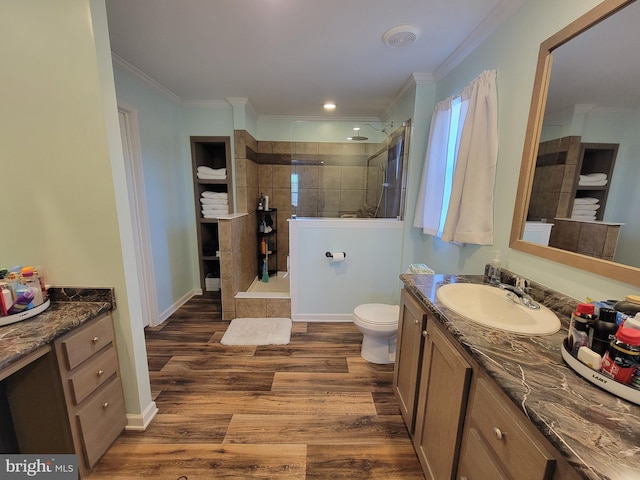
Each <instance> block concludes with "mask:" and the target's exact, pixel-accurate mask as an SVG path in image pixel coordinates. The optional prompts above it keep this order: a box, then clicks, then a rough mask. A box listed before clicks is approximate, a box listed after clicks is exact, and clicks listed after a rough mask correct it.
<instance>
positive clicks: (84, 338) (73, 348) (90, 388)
mask: <svg viewBox="0 0 640 480" xmlns="http://www.w3.org/2000/svg"><path fill="white" fill-rule="evenodd" d="M54 350H55V353H56V357H57V363H58V367H59V373H60V378H61V380H62V390H63V393H64V401H65V404H66V410H67V416H68V418H69V424H70V427H71V438H72V441H73V446H74V451H75V452H76V453H77V454H78V465H79V469H80V473H81V474H86V473H87V472H88V471H89V470H90V469H91V467H93V465H94V464H95V463H96V462H97V461H98V460H99V459H100V457H101V456H102V455H103V454H104V452H105V451H106V450H107V448H109V446H110V445H111V444H112V443H113V441H114V440H115V439H116V438H117V437H118V435H120V433H121V432H122V430H123V429H124V427H125V426H126V422H127V420H126V411H125V405H124V396H123V391H122V383H121V381H120V375H119V368H118V357H117V352H116V348H115V342H114V331H113V321H112V318H111V315H110V314H105V315H103V316H101V317H98V318H97V319H95V320H92V321H90V322H88V323H86V324H85V325H83V326H81V327H79V328H77V329H76V330H74V331H72V332H70V333H68V334H66V335H64V336H62V337H60V338H59V339H57V340H56V341H55V342H54Z"/></svg>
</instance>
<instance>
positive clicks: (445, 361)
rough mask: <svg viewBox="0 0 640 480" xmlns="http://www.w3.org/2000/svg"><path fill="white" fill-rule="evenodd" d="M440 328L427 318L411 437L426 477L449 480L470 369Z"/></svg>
mask: <svg viewBox="0 0 640 480" xmlns="http://www.w3.org/2000/svg"><path fill="white" fill-rule="evenodd" d="M441 328H442V327H439V326H438V322H437V321H430V322H428V323H427V329H426V330H425V331H424V335H425V337H426V341H425V343H424V347H423V348H424V353H423V358H422V369H421V374H420V386H419V395H418V408H417V412H416V428H415V435H414V439H413V443H414V447H415V449H416V453H417V454H418V458H419V459H420V463H421V464H422V468H423V469H424V472H425V476H426V478H427V479H429V480H445V479H452V478H453V475H454V474H455V466H456V465H457V461H458V453H459V450H460V440H461V438H462V426H463V420H464V419H463V417H464V412H465V406H466V404H467V396H468V393H469V382H470V380H471V371H472V370H471V366H470V365H469V364H468V363H467V361H466V360H465V359H464V358H463V356H462V355H461V354H460V352H458V351H457V350H456V348H455V347H454V346H453V345H452V344H451V343H450V341H449V340H448V339H447V338H446V337H445V333H444V332H443V331H441V330H440V329H441Z"/></svg>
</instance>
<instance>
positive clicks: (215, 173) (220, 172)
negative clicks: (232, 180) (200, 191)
mask: <svg viewBox="0 0 640 480" xmlns="http://www.w3.org/2000/svg"><path fill="white" fill-rule="evenodd" d="M196 174H197V176H198V178H199V179H200V180H225V179H226V178H227V169H226V168H211V167H205V166H202V167H198V168H197V170H196Z"/></svg>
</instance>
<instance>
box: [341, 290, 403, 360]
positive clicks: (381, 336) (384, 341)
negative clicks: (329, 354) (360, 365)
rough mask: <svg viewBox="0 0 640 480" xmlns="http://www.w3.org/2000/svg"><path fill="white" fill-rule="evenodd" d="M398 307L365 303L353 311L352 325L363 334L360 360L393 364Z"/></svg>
mask: <svg viewBox="0 0 640 480" xmlns="http://www.w3.org/2000/svg"><path fill="white" fill-rule="evenodd" d="M399 314H400V307H399V306H398V305H387V304H385V303H365V304H363V305H358V306H357V307H356V308H355V309H354V310H353V323H354V324H355V326H356V327H358V330H360V331H361V332H362V334H363V338H362V349H361V350H360V354H361V355H362V358H364V359H365V360H367V361H369V362H371V363H380V364H384V363H394V362H395V359H396V338H397V335H398V316H399Z"/></svg>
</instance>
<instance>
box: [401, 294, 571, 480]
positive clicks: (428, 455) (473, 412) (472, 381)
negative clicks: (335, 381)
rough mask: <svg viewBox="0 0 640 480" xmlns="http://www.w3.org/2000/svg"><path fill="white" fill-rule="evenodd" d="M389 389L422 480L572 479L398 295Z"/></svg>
mask: <svg viewBox="0 0 640 480" xmlns="http://www.w3.org/2000/svg"><path fill="white" fill-rule="evenodd" d="M418 327H420V328H418ZM393 386H394V392H395V394H396V397H397V398H398V402H399V404H400V410H401V411H402V416H403V418H404V421H405V423H406V425H407V428H408V429H409V431H410V432H411V433H412V435H413V445H414V448H415V451H416V454H417V455H418V458H419V460H420V463H421V464H422V467H423V470H424V473H425V477H426V478H427V479H428V480H449V479H458V480H488V479H491V480H550V479H552V480H577V479H578V478H580V477H579V476H578V474H577V473H576V472H575V470H574V469H573V468H572V467H571V466H570V465H569V463H568V462H567V461H566V460H565V459H564V458H563V457H562V455H561V454H560V453H559V452H558V451H557V450H556V449H555V448H554V447H553V446H552V445H551V444H550V443H549V442H548V440H547V439H546V438H544V436H543V435H542V434H541V433H540V432H539V431H538V430H537V429H536V427H535V426H534V425H533V424H532V423H531V422H530V420H529V419H527V418H526V416H525V415H524V414H523V413H522V412H521V411H520V410H519V409H518V408H517V407H516V406H515V405H514V404H513V403H512V402H511V400H510V399H509V398H508V397H507V395H506V394H505V393H504V392H503V391H502V390H500V388H499V387H498V385H497V384H496V383H495V381H494V380H493V379H491V378H490V377H489V376H488V375H487V374H486V373H485V372H484V370H483V368H482V367H480V365H479V364H478V363H477V362H475V361H474V360H473V358H472V357H471V356H470V355H469V354H468V352H466V351H465V350H464V349H463V348H462V347H461V346H460V344H459V343H458V342H457V341H456V340H455V339H453V337H452V336H451V335H450V334H449V333H448V332H447V331H446V329H445V327H444V326H443V325H442V324H441V323H440V322H439V321H438V320H435V319H429V318H427V314H426V312H425V309H424V307H423V306H422V305H421V304H420V303H419V302H418V300H417V299H416V298H414V297H413V296H412V295H411V294H410V293H409V292H408V291H406V290H402V293H401V296H400V322H399V326H398V343H397V350H396V365H395V370H394V381H393ZM416 388H417V390H416ZM416 392H417V397H416Z"/></svg>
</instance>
